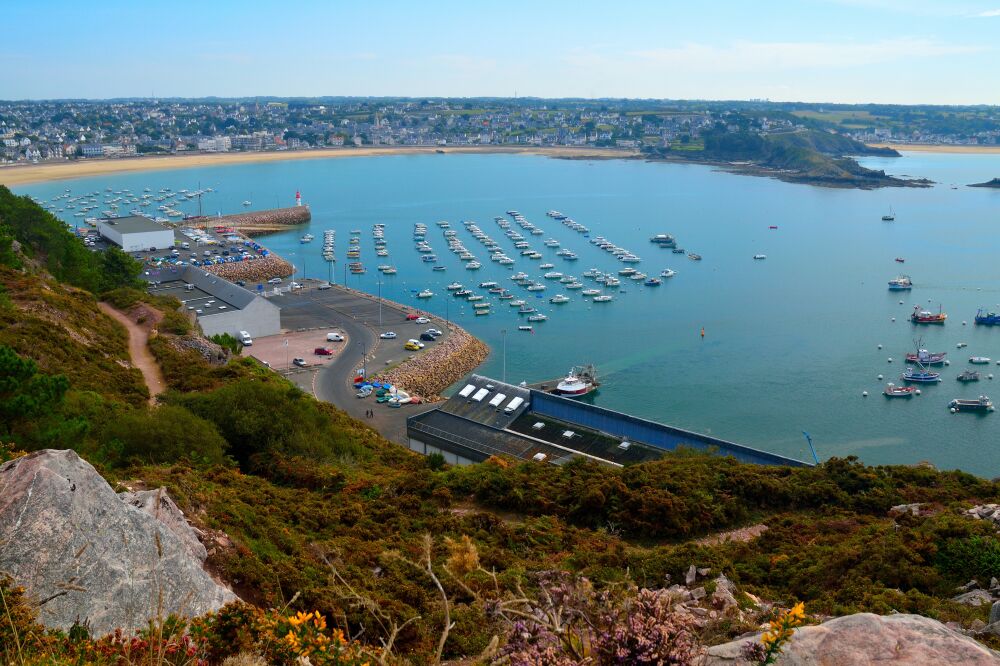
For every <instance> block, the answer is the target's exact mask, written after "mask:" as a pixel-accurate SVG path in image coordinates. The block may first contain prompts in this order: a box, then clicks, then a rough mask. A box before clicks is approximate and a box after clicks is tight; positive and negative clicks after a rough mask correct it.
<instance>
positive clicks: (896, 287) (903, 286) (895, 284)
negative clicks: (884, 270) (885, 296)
mask: <svg viewBox="0 0 1000 666" xmlns="http://www.w3.org/2000/svg"><path fill="white" fill-rule="evenodd" d="M907 289H913V281H912V280H910V276H909V275H900V276H899V277H895V278H893V279H891V280H889V291H905V290H907Z"/></svg>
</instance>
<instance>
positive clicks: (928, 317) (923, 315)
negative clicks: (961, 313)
mask: <svg viewBox="0 0 1000 666" xmlns="http://www.w3.org/2000/svg"><path fill="white" fill-rule="evenodd" d="M947 318H948V315H946V314H945V313H944V312H941V308H940V306H939V307H938V311H937V312H930V311H929V310H921V309H920V306H919V305H916V306H914V307H913V314H911V315H910V321H912V322H913V323H914V324H943V323H944V320H945V319H947Z"/></svg>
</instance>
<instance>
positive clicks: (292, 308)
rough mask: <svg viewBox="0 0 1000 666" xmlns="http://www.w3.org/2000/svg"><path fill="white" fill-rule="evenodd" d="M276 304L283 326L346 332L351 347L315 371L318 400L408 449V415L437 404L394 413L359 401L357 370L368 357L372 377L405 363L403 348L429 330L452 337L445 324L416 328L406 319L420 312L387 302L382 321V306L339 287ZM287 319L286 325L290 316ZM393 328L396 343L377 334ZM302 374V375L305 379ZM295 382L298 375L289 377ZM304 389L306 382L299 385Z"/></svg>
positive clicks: (408, 407)
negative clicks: (390, 363) (396, 362)
mask: <svg viewBox="0 0 1000 666" xmlns="http://www.w3.org/2000/svg"><path fill="white" fill-rule="evenodd" d="M274 300H275V302H277V303H278V304H280V305H281V306H282V325H283V326H285V327H286V328H289V329H292V330H295V329H297V328H305V327H309V328H315V327H334V328H338V329H340V330H341V331H343V332H344V334H345V335H346V336H347V344H346V345H345V346H344V349H343V350H342V351H341V352H340V353H339V354H337V355H336V356H335V357H334V359H333V360H332V361H331V362H330V363H328V364H325V365H324V366H323V367H321V368H318V369H316V370H314V371H312V372H311V373H309V377H310V378H311V382H312V392H313V394H314V395H315V396H316V398H317V399H319V400H322V401H324V402H329V403H331V404H333V405H336V406H337V407H339V408H341V409H343V410H344V411H345V412H347V413H348V414H350V415H351V416H353V417H354V418H357V419H359V420H361V421H364V422H365V423H368V424H369V425H371V426H372V427H373V428H374V429H375V430H377V431H378V432H379V433H380V434H381V435H382V436H383V437H385V438H386V439H388V440H390V441H393V442H396V443H397V444H402V445H404V446H405V445H406V444H407V438H406V417H408V416H412V415H414V414H418V413H420V412H423V411H426V410H428V409H432V408H433V405H406V406H404V407H402V408H400V409H391V408H389V407H386V406H385V405H380V404H377V403H376V402H375V401H374V400H372V399H369V400H360V399H358V397H357V396H356V391H355V389H354V386H353V384H352V382H351V380H352V379H353V378H354V376H355V371H356V370H357V369H358V368H360V367H362V366H363V365H365V363H364V359H363V356H364V355H365V354H366V353H367V367H368V373H369V374H372V373H374V372H375V371H376V370H377V369H379V368H381V367H384V365H385V364H386V362H387V361H392V360H400V359H402V358H404V357H405V356H407V355H408V354H409V352H406V351H404V350H403V349H402V345H403V343H404V342H405V341H406V339H407V338H410V337H418V335H419V333H420V332H421V331H423V330H424V329H425V328H426V327H427V326H435V327H437V328H440V329H441V330H442V331H444V335H443V336H442V337H441V340H442V341H443V340H444V339H446V338H447V336H448V335H449V334H450V331H449V330H448V328H447V327H446V326H445V325H444V321H441V320H438V318H437V317H434V316H432V315H429V314H428V315H427V316H428V317H430V318H431V324H414V323H413V322H408V321H406V315H407V314H408V313H409V312H412V311H419V310H418V308H411V309H403V308H400V307H397V306H396V305H394V304H391V303H389V302H388V301H382V322H383V325H382V327H381V328H380V329H376V328H375V326H374V324H373V322H377V321H378V302H377V300H376V299H375V298H374V297H371V296H368V295H366V294H361V293H359V292H354V291H349V290H346V289H343V288H340V287H334V288H333V289H328V290H322V291H320V290H317V289H303V290H301V291H298V292H295V293H294V294H289V295H285V296H281V297H276V298H275V299H274ZM286 316H287V317H288V322H287V323H286V321H285V317H286ZM386 330H393V331H396V333H397V334H398V336H399V337H398V338H396V339H395V340H380V339H379V337H378V334H379V333H380V332H382V331H386ZM300 376H301V375H300ZM290 378H291V379H293V381H294V377H290ZM296 383H298V384H299V385H300V386H301V385H302V382H301V381H298V382H296ZM369 409H371V410H373V411H374V418H366V417H365V412H366V411H367V410H369Z"/></svg>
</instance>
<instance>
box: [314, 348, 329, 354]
mask: <svg viewBox="0 0 1000 666" xmlns="http://www.w3.org/2000/svg"><path fill="white" fill-rule="evenodd" d="M313 353H314V354H316V355H317V356H333V350H332V349H327V348H326V347H316V349H314V350H313Z"/></svg>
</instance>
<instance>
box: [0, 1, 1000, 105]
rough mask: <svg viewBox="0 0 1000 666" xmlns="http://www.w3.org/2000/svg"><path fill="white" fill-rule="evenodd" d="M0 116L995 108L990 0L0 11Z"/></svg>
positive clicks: (230, 4)
mask: <svg viewBox="0 0 1000 666" xmlns="http://www.w3.org/2000/svg"><path fill="white" fill-rule="evenodd" d="M0 21H2V22H3V23H4V24H5V25H6V29H5V30H4V31H3V38H2V39H0V99H23V98H53V97H91V98H101V97H118V96H149V95H150V94H155V95H157V96H161V97H166V96H184V97H197V96H204V95H220V96H249V95H282V96H292V95H409V96H430V95H435V96H437V95H441V96H478V95H497V96H510V95H513V94H514V93H515V91H516V93H517V94H518V95H522V96H529V95H531V96H540V97H562V96H579V97H666V98H704V99H745V98H750V97H767V98H770V99H774V100H805V101H838V102H867V101H874V102H901V103H906V102H929V103H942V104H948V103H992V104H996V103H1000V66H998V65H1000V0H988V1H979V0H798V1H785V0H773V1H771V0H757V1H756V2H753V1H750V0H701V1H697V0H685V1H683V2H675V1H673V0H662V1H659V2H657V1H655V0H651V1H648V2H639V1H636V2H628V1H622V2H607V1H606V0H603V1H600V2H597V1H590V0H574V1H573V2H549V1H546V0H534V1H531V2H526V1H523V0H505V1H503V2H480V1H477V0H464V1H459V2H452V1H441V2H436V1H434V0H423V1H421V2H418V1H407V2H404V1H396V0H379V1H376V2H357V1H354V2H339V1H327V2H322V1H319V0H316V1H311V2H293V1H290V0H289V1H285V2H274V1H272V0H240V1H236V0H200V1H199V2H193V1H190V0H173V1H171V2H160V1H155V0H147V1H142V0H128V1H125V0H110V1H109V0H90V1H85V0H6V1H5V2H3V3H2V7H0Z"/></svg>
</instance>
